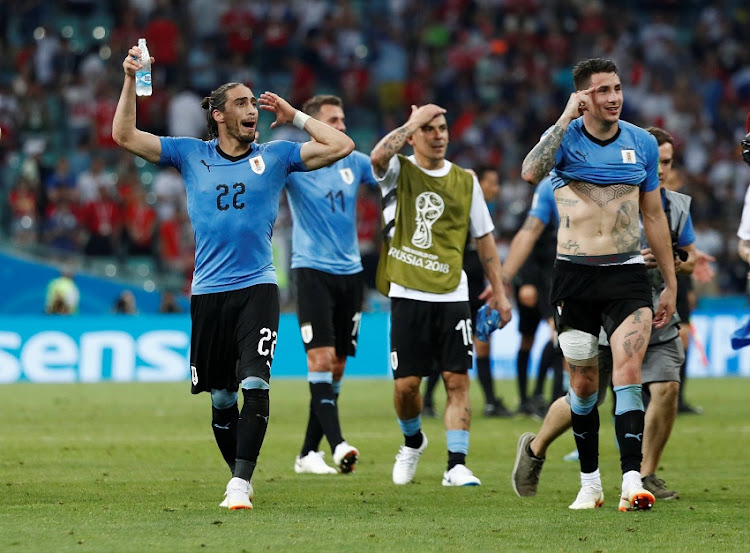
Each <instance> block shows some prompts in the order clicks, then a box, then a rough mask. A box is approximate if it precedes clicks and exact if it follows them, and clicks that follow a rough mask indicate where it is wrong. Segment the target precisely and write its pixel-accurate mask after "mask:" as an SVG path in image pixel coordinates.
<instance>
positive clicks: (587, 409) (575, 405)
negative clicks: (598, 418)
mask: <svg viewBox="0 0 750 553" xmlns="http://www.w3.org/2000/svg"><path fill="white" fill-rule="evenodd" d="M568 393H569V394H570V410H571V411H573V412H574V413H575V414H576V415H588V414H589V413H591V411H593V410H594V407H596V402H597V400H598V399H599V392H598V391H595V392H594V393H593V394H591V395H590V396H588V397H578V396H577V395H576V394H575V392H574V391H573V389H572V388H570V389H569V390H568Z"/></svg>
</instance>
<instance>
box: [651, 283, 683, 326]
mask: <svg viewBox="0 0 750 553" xmlns="http://www.w3.org/2000/svg"><path fill="white" fill-rule="evenodd" d="M676 300H677V295H676V294H675V292H674V290H672V289H670V288H664V290H662V293H661V295H660V296H659V305H658V306H657V307H656V310H655V311H654V320H653V326H654V328H662V327H664V326H665V325H666V324H667V323H668V322H669V321H670V320H671V319H672V315H674V311H675V302H676Z"/></svg>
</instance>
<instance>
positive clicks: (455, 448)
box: [445, 430, 469, 455]
mask: <svg viewBox="0 0 750 553" xmlns="http://www.w3.org/2000/svg"><path fill="white" fill-rule="evenodd" d="M445 441H446V442H447V443H448V451H450V452H453V453H463V454H464V455H468V454H469V431H468V430H446V431H445Z"/></svg>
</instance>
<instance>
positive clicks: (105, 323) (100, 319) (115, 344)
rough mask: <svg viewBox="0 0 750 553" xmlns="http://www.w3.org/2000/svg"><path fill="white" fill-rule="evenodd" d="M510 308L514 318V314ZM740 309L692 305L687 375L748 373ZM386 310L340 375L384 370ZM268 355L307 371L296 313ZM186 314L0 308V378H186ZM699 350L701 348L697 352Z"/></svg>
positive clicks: (508, 361) (498, 368)
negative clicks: (739, 335)
mask: <svg viewBox="0 0 750 553" xmlns="http://www.w3.org/2000/svg"><path fill="white" fill-rule="evenodd" d="M515 315H516V314H515V313H514V320H516V321H517V320H518V318H517V317H516V316H515ZM746 317H747V313H746V312H744V311H696V312H695V313H694V314H693V328H694V330H695V334H694V336H695V338H696V339H697V340H696V342H694V344H693V346H692V347H691V348H690V353H689V357H688V374H689V375H690V376H692V377H722V376H746V377H747V376H750V348H745V349H743V350H740V351H739V352H736V351H733V350H732V349H731V347H730V345H729V335H730V334H731V333H732V331H733V330H734V329H735V328H737V327H738V326H740V324H741V323H742V322H743V320H744V319H745V318H746ZM388 320H389V317H388V314H386V313H366V314H364V315H363V318H362V325H361V334H360V340H359V349H358V352H357V356H356V357H354V358H353V359H351V360H350V361H349V363H348V365H347V376H348V377H355V378H356V377H362V378H364V377H366V378H388V377H390V371H389V368H388ZM548 335H549V329H548V328H547V327H546V325H542V326H540V328H539V330H538V332H537V340H535V345H534V349H533V350H532V356H531V363H530V364H531V367H532V371H531V372H532V373H535V372H536V366H537V365H538V363H539V356H540V354H541V350H542V348H543V346H544V344H545V343H546V341H547V339H548ZM279 337H280V338H279V341H278V343H277V344H276V349H275V358H274V362H273V372H272V374H273V376H274V378H304V376H305V375H306V372H307V367H306V363H305V355H304V349H303V348H302V342H301V340H300V338H299V330H298V327H297V320H296V316H295V315H293V314H283V315H282V316H281V322H280V328H279ZM519 343H520V335H519V334H518V330H517V328H516V325H515V324H513V323H511V325H510V327H509V328H506V329H503V330H501V331H499V332H495V333H494V334H493V335H492V363H493V370H494V373H495V376H496V378H501V379H502V378H504V379H511V378H515V374H516V369H515V358H516V352H517V351H518V345H519ZM189 349H190V317H189V316H188V315H138V316H128V315H119V316H118V315H110V316H86V315H81V316H23V315H19V316H12V317H10V316H7V315H2V316H0V383H13V382H59V383H64V382H100V381H113V382H126V381H141V382H155V381H182V380H184V381H188V380H189V375H190V369H189ZM704 354H705V355H704Z"/></svg>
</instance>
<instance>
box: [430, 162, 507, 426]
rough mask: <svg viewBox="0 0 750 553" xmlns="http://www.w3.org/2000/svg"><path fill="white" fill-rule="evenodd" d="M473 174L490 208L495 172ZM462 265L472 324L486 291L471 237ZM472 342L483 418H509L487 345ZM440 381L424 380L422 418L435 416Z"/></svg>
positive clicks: (497, 182) (433, 376)
mask: <svg viewBox="0 0 750 553" xmlns="http://www.w3.org/2000/svg"><path fill="white" fill-rule="evenodd" d="M476 175H477V179H478V180H479V186H480V187H481V188H482V194H483V196H484V200H485V202H487V204H488V206H489V204H490V203H491V202H494V201H495V200H496V198H497V194H498V192H499V191H500V177H499V175H498V174H497V170H495V169H493V168H491V167H480V168H479V169H477V171H476ZM463 266H464V272H465V273H466V277H467V280H468V283H469V307H470V308H471V320H472V322H475V321H476V320H477V312H478V311H479V308H480V307H482V305H483V304H484V300H485V296H484V295H483V292H484V290H485V283H484V270H483V269H482V263H481V262H480V261H479V255H478V254H477V248H476V243H475V242H474V241H473V240H471V236H469V241H468V242H467V243H466V247H465V248H464V262H463ZM473 341H474V359H475V362H476V367H477V380H478V381H479V385H480V386H481V387H482V392H483V394H484V410H483V414H484V416H485V417H510V416H512V413H511V412H510V411H509V410H508V408H507V407H506V406H505V403H504V402H503V400H502V398H500V397H497V396H496V395H495V381H494V379H493V378H492V367H491V363H490V343H489V342H486V341H484V340H480V339H479V338H477V335H476V333H475V334H474V337H473ZM439 380H440V371H439V370H435V371H432V372H431V373H430V376H428V377H427V381H426V385H425V390H424V394H423V396H422V400H423V409H422V415H423V416H426V417H427V416H429V417H435V416H436V413H435V408H434V402H433V396H434V392H435V386H436V385H437V383H438V381H439Z"/></svg>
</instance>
